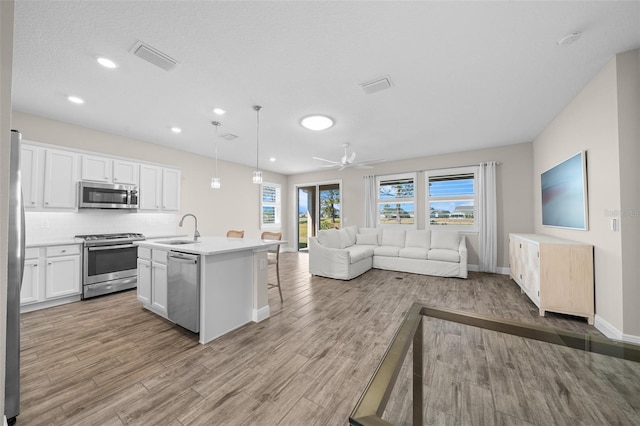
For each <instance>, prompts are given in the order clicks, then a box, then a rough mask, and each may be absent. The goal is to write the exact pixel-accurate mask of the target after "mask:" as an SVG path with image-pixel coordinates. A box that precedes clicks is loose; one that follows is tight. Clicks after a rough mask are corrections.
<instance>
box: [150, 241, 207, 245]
mask: <svg viewBox="0 0 640 426" xmlns="http://www.w3.org/2000/svg"><path fill="white" fill-rule="evenodd" d="M156 242H157V243H158V244H168V245H172V246H177V245H181V244H198V243H200V242H201V241H193V240H167V241H156Z"/></svg>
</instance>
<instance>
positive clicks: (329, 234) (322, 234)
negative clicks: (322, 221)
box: [318, 229, 342, 249]
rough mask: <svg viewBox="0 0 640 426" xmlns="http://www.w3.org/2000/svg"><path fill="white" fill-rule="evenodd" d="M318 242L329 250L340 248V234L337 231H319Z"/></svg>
mask: <svg viewBox="0 0 640 426" xmlns="http://www.w3.org/2000/svg"><path fill="white" fill-rule="evenodd" d="M318 242H319V243H320V245H323V246H325V247H327V248H335V249H337V248H342V247H340V234H338V230H337V229H323V230H320V231H318Z"/></svg>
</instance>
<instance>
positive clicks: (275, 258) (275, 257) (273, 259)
mask: <svg viewBox="0 0 640 426" xmlns="http://www.w3.org/2000/svg"><path fill="white" fill-rule="evenodd" d="M260 238H262V239H263V240H275V241H280V240H281V239H282V233H281V232H263V233H262V235H261V236H260ZM267 260H268V263H269V265H276V278H277V279H278V284H271V283H267V286H268V288H275V287H278V291H279V292H280V302H283V301H284V300H283V299H282V290H281V289H280V244H277V245H274V246H271V248H269V251H268V252H267Z"/></svg>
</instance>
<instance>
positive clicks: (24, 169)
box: [20, 144, 42, 209]
mask: <svg viewBox="0 0 640 426" xmlns="http://www.w3.org/2000/svg"><path fill="white" fill-rule="evenodd" d="M41 151H42V149H41V148H38V147H37V146H31V145H24V144H23V145H22V149H21V150H20V173H21V180H22V196H23V197H24V207H25V208H27V209H33V208H36V207H39V206H38V201H39V198H40V197H39V194H41V192H40V191H39V189H40V186H39V182H40V179H39V177H40V169H39V167H40V152H41Z"/></svg>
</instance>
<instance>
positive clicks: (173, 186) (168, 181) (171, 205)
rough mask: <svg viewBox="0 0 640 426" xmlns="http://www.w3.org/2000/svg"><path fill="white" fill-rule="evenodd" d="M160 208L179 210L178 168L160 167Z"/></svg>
mask: <svg viewBox="0 0 640 426" xmlns="http://www.w3.org/2000/svg"><path fill="white" fill-rule="evenodd" d="M162 210H167V211H178V210H180V170H177V169H162Z"/></svg>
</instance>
